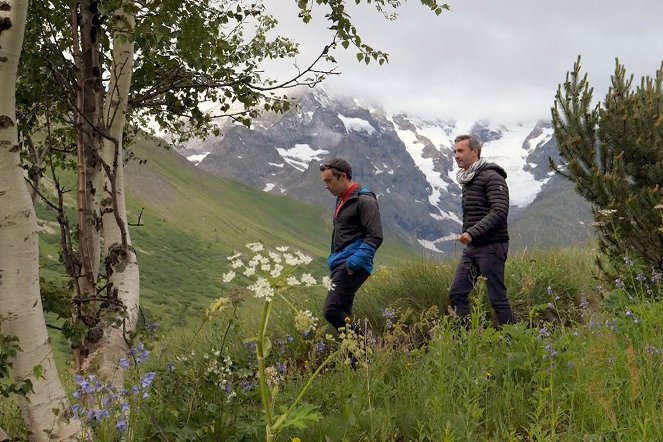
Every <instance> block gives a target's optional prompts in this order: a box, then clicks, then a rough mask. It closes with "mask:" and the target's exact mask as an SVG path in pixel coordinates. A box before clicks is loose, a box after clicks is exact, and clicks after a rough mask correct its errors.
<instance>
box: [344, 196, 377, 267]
mask: <svg viewBox="0 0 663 442" xmlns="http://www.w3.org/2000/svg"><path fill="white" fill-rule="evenodd" d="M357 204H358V210H359V221H360V223H361V226H362V227H363V229H364V231H365V232H366V234H365V235H364V239H363V241H362V244H361V245H360V246H359V249H358V250H357V251H356V252H355V253H354V254H353V255H352V256H351V257H350V258H348V261H347V268H348V273H352V272H353V271H354V270H357V269H361V268H364V269H369V270H368V271H369V273H370V268H372V267H373V258H374V257H375V252H376V251H377V249H378V247H380V245H381V244H382V223H381V221H380V209H379V207H378V202H377V200H376V199H375V197H374V196H372V195H360V196H359V200H358V201H357Z"/></svg>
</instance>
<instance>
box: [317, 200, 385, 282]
mask: <svg viewBox="0 0 663 442" xmlns="http://www.w3.org/2000/svg"><path fill="white" fill-rule="evenodd" d="M337 204H338V202H337ZM381 244H382V224H381V222H380V211H379V207H378V203H377V199H376V197H375V194H373V193H372V192H371V191H369V190H368V189H361V190H358V191H356V192H355V193H353V194H352V195H351V196H350V198H348V200H347V201H346V202H345V204H343V206H342V207H341V208H340V210H339V212H338V216H337V217H336V218H335V219H334V233H333V237H332V248H331V254H330V255H329V259H328V260H327V264H328V265H329V269H330V270H331V271H334V269H336V268H338V267H339V266H341V265H343V264H346V265H347V267H348V268H349V269H350V270H353V271H357V270H365V271H366V272H367V273H368V274H371V273H372V272H373V258H374V257H375V252H376V251H377V249H378V247H380V245H381Z"/></svg>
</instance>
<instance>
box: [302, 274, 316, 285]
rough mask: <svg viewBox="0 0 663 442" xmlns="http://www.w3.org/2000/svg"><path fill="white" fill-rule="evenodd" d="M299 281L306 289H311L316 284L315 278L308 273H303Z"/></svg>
mask: <svg viewBox="0 0 663 442" xmlns="http://www.w3.org/2000/svg"><path fill="white" fill-rule="evenodd" d="M301 279H302V284H304V285H305V286H306V287H311V286H312V285H315V284H316V281H315V278H314V277H313V275H311V274H310V273H304V274H303V275H302V277H301Z"/></svg>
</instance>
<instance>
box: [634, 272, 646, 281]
mask: <svg viewBox="0 0 663 442" xmlns="http://www.w3.org/2000/svg"><path fill="white" fill-rule="evenodd" d="M635 279H636V281H639V282H642V281H644V280H646V279H647V277H646V276H645V275H644V273H642V272H639V273H638V274H637V276H636V277H635Z"/></svg>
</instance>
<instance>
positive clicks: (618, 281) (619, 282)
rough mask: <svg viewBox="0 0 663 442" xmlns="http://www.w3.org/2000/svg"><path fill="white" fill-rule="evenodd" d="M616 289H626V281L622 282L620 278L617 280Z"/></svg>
mask: <svg viewBox="0 0 663 442" xmlns="http://www.w3.org/2000/svg"><path fill="white" fill-rule="evenodd" d="M615 287H617V288H618V289H623V288H624V287H625V286H624V281H622V280H621V279H619V278H617V279H615Z"/></svg>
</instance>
